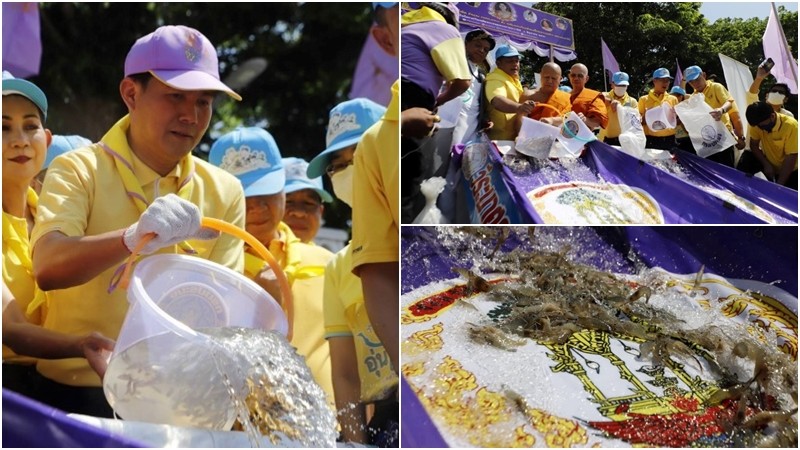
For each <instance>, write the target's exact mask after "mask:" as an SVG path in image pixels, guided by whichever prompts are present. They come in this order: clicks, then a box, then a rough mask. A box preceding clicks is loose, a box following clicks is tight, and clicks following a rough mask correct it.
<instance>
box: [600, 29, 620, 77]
mask: <svg viewBox="0 0 800 450" xmlns="http://www.w3.org/2000/svg"><path fill="white" fill-rule="evenodd" d="M600 50H601V51H602V52H603V68H604V69H606V70H607V71H608V72H609V74H608V76H613V75H614V74H615V73H617V72H619V64H617V58H614V55H612V54H611V50H610V49H609V48H608V46H607V45H606V41H604V40H603V38H600Z"/></svg>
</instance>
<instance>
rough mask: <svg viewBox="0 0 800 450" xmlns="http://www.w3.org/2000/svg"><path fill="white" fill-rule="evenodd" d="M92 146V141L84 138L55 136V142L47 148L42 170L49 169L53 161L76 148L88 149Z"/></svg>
mask: <svg viewBox="0 0 800 450" xmlns="http://www.w3.org/2000/svg"><path fill="white" fill-rule="evenodd" d="M90 145H92V141H90V140H88V139H86V138H85V137H83V136H78V135H73V136H62V135H59V134H54V135H53V140H52V141H51V142H50V146H49V147H47V157H46V158H45V160H44V165H43V166H42V169H47V168H48V167H50V163H51V162H53V159H55V157H56V156H59V155H63V154H64V153H67V152H69V151H72V150H75V149H76V148H81V147H88V146H90Z"/></svg>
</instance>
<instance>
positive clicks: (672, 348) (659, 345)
mask: <svg viewBox="0 0 800 450" xmlns="http://www.w3.org/2000/svg"><path fill="white" fill-rule="evenodd" d="M639 352H640V353H641V355H642V356H645V357H650V358H651V359H652V360H653V364H655V365H657V366H663V365H665V363H666V362H667V360H669V359H671V357H672V356H673V355H679V356H682V357H684V358H692V359H694V360H695V362H697V366H698V368H699V369H700V370H702V369H703V366H702V364H700V360H698V359H697V356H695V355H694V353H693V352H692V350H691V349H690V348H689V347H688V346H687V345H686V344H685V343H683V342H682V341H680V340H678V339H675V338H673V337H670V336H665V335H658V337H656V338H655V339H654V340H652V341H647V342H645V343H643V344H641V345H640V346H639Z"/></svg>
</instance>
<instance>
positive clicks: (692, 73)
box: [683, 66, 703, 81]
mask: <svg viewBox="0 0 800 450" xmlns="http://www.w3.org/2000/svg"><path fill="white" fill-rule="evenodd" d="M702 74H703V69H701V68H700V66H691V67H687V68H686V70H684V71H683V77H684V78H686V81H694V80H696V79H698V78H700V75H702Z"/></svg>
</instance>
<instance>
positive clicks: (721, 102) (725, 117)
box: [683, 66, 744, 167]
mask: <svg viewBox="0 0 800 450" xmlns="http://www.w3.org/2000/svg"><path fill="white" fill-rule="evenodd" d="M683 75H684V76H683V78H684V79H685V80H686V82H687V83H689V85H690V86H692V89H694V92H695V93H694V94H692V95H696V94H698V93H702V94H703V96H704V97H705V101H706V103H707V104H708V106H710V107H711V108H713V110H712V111H711V112H710V113H709V114H711V117H713V118H714V120H721V121H722V123H724V124H725V127H726V128H728V131H731V132H732V133H733V135H734V137H735V138H736V141H737V144H736V147H737V148H739V149H743V148H744V131H743V130H742V121H741V119H740V118H739V109H738V108H737V107H736V102H734V101H733V97H731V94H729V93H728V90H727V89H725V86H723V85H722V84H720V83H717V82H715V81H711V80H707V79H706V73H705V72H703V69H701V68H700V67H698V66H691V67H687V68H686V70H684V71H683ZM733 147H734V146H730V147H728V148H726V149H725V150H723V151H721V152H719V153H714V154H713V155H711V156H709V157H708V159H710V160H711V161H716V162H718V163H720V164H724V165H726V166H728V167H734V159H735V155H734V151H733Z"/></svg>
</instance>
